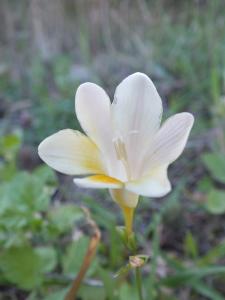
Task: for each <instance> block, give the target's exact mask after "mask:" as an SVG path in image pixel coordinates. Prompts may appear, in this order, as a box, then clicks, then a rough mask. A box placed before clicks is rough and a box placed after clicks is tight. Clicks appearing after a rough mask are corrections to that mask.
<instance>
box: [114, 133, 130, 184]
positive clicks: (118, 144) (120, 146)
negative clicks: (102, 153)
mask: <svg viewBox="0 0 225 300" xmlns="http://www.w3.org/2000/svg"><path fill="white" fill-rule="evenodd" d="M113 145H114V148H115V151H116V156H117V159H118V160H120V161H121V162H122V164H123V166H124V169H125V172H126V175H127V179H129V178H130V176H131V172H130V167H129V164H128V157H127V150H126V146H125V143H124V142H123V140H122V138H120V137H119V138H116V139H114V140H113Z"/></svg>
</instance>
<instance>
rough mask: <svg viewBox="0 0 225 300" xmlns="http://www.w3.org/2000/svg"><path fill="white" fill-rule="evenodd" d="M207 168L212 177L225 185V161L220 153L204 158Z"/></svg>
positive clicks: (210, 154) (205, 155) (206, 155)
mask: <svg viewBox="0 0 225 300" xmlns="http://www.w3.org/2000/svg"><path fill="white" fill-rule="evenodd" d="M202 159H203V162H204V164H205V166H206V168H207V169H208V170H209V172H210V173H211V175H212V177H213V178H214V179H216V180H218V181H220V182H223V183H225V159H224V156H223V155H222V154H219V153H207V154H204V155H203V156H202Z"/></svg>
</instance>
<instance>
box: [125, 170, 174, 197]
mask: <svg viewBox="0 0 225 300" xmlns="http://www.w3.org/2000/svg"><path fill="white" fill-rule="evenodd" d="M125 188H126V189H127V190H128V191H131V192H133V193H136V194H139V195H142V196H147V197H163V196H165V195H166V194H168V193H169V192H170V191H171V184H170V182H169V179H168V177H167V166H163V167H160V168H158V169H156V170H155V171H153V172H152V173H151V174H150V175H149V176H146V177H144V178H141V179H139V180H137V181H131V182H128V183H126V186H125Z"/></svg>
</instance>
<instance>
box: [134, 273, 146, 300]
mask: <svg viewBox="0 0 225 300" xmlns="http://www.w3.org/2000/svg"><path fill="white" fill-rule="evenodd" d="M135 276H136V283H137V290H138V297H139V300H143V299H144V298H143V293H142V278H141V270H140V268H136V269H135Z"/></svg>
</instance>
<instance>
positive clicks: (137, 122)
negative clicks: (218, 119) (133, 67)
mask: <svg viewBox="0 0 225 300" xmlns="http://www.w3.org/2000/svg"><path fill="white" fill-rule="evenodd" d="M75 109H76V114H77V118H78V120H79V122H80V124H81V126H82V128H83V130H84V132H85V133H86V134H87V135H84V134H82V133H80V132H79V131H75V130H71V129H65V130H61V131H59V132H57V133H55V134H53V135H51V136H50V137H48V138H46V139H45V140H44V141H43V142H42V143H41V144H40V145H39V149H38V150H39V155H40V157H41V158H42V160H43V161H44V162H46V163H47V164H48V165H49V166H50V167H52V168H54V169H55V170H57V171H59V172H61V173H64V174H69V175H88V176H86V177H84V178H76V179H74V182H75V183H76V184H77V185H79V186H82V187H87V188H108V189H110V192H111V195H112V197H113V198H114V199H115V200H116V201H117V202H118V203H119V204H120V205H121V206H122V207H130V208H134V207H135V206H136V205H137V202H138V196H139V195H143V196H149V197H162V196H164V195H166V194H167V193H168V192H170V190H171V184H170V182H169V180H168V177H167V168H168V166H169V165H170V164H171V163H172V162H174V161H175V160H176V159H177V158H178V157H179V156H180V154H181V153H182V151H183V149H184V147H185V144H186V142H187V139H188V136H189V133H190V130H191V128H192V125H193V122H194V118H193V116H192V115H191V114H190V113H187V112H183V113H179V114H175V115H174V116H172V117H170V118H169V119H167V120H166V121H165V122H164V124H163V125H162V126H161V127H160V122H161V116H162V102H161V99H160V96H159V94H158V92H157V90H156V88H155V86H154V84H153V83H152V81H151V80H150V79H149V78H148V77H147V76H146V75H145V74H142V73H135V74H133V75H130V76H128V77H127V78H126V79H124V80H123V81H122V82H121V83H120V84H119V86H118V87H117V89H116V92H115V97H114V101H113V103H112V104H111V102H110V99H109V97H108V96H107V94H106V93H105V91H104V90H103V89H102V88H101V87H99V86H98V85H96V84H93V83H89V82H87V83H84V84H82V85H81V86H80V87H79V88H78V90H77V93H76V97H75Z"/></svg>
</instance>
